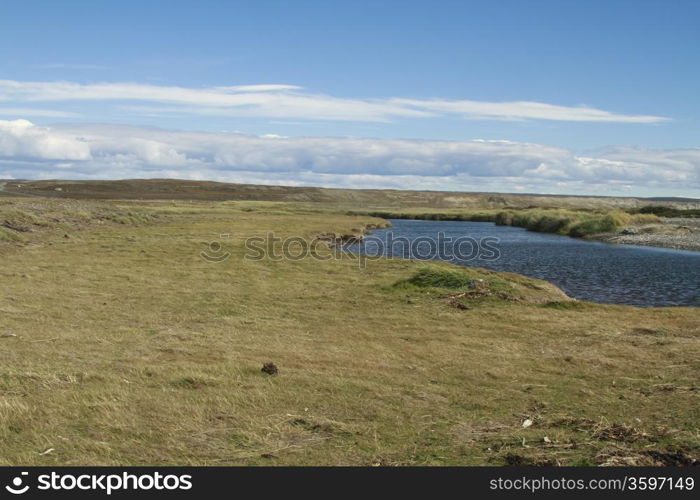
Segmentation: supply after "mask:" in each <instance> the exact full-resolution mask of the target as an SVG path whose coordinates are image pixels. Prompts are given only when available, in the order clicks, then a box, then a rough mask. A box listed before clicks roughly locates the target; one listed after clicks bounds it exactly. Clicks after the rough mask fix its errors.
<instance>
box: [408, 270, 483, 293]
mask: <svg viewBox="0 0 700 500" xmlns="http://www.w3.org/2000/svg"><path fill="white" fill-rule="evenodd" d="M405 282H406V283H410V284H411V285H415V286H417V287H421V288H427V287H432V288H447V289H451V290H454V289H458V288H471V287H472V286H473V283H474V277H473V276H472V275H471V274H470V273H468V272H466V271H463V270H461V269H457V270H448V269H430V268H425V269H421V270H419V271H418V273H416V274H415V276H413V277H411V278H409V279H407V280H405Z"/></svg>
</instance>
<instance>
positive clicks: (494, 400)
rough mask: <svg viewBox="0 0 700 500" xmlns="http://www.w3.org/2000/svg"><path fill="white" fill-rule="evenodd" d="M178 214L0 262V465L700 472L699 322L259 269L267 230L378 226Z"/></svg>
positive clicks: (357, 273)
mask: <svg viewBox="0 0 700 500" xmlns="http://www.w3.org/2000/svg"><path fill="white" fill-rule="evenodd" d="M47 203H49V202H47ZM51 203H53V202H51ZM100 206H102V207H103V208H104V210H116V211H121V210H127V211H128V210H132V211H137V212H143V213H152V212H155V213H158V211H159V207H160V204H158V203H149V204H145V203H144V204H142V205H141V204H136V203H135V204H133V205H132V206H129V207H127V208H122V205H120V204H114V205H111V204H109V203H106V204H104V205H100ZM164 206H168V207H171V208H172V209H173V210H171V211H169V213H168V215H167V217H166V216H162V217H159V218H154V219H153V220H152V221H151V223H149V224H128V225H126V224H117V223H105V224H94V225H89V226H84V227H83V228H82V230H81V232H80V237H79V238H68V239H66V238H64V237H63V231H62V230H60V231H51V230H46V231H40V230H36V231H33V232H27V233H22V234H23V235H24V236H25V237H26V238H27V239H28V241H29V242H30V243H31V244H25V245H12V244H7V245H3V246H0V254H1V256H2V259H3V264H4V266H3V267H2V269H1V270H0V273H1V274H2V276H1V278H2V283H3V286H2V287H1V288H0V450H2V453H0V463H1V464H4V465H19V464H22V465H47V466H55V465H58V464H61V465H78V464H104V465H115V464H136V465H146V464H166V465H175V464H184V465H192V464H202V465H223V464H241V465H249V464H260V465H301V464H305V465H306V464H316V465H324V464H328V465H339V464H352V465H436V464H480V465H488V464H493V465H503V464H525V465H527V464H561V465H574V464H587V465H601V464H607V465H625V464H636V465H641V464H675V465H677V464H690V463H691V462H692V461H693V460H696V459H698V458H700V438H699V436H700V428H699V425H700V399H699V397H700V391H698V386H697V380H698V374H699V372H700V362H699V361H698V360H700V317H699V316H698V311H697V309H691V308H663V309H640V308H634V307H622V306H603V305H597V304H592V303H586V302H578V301H574V302H572V301H569V300H567V299H566V298H565V297H563V294H561V292H557V290H556V289H555V288H554V287H553V286H551V285H548V284H546V283H543V282H538V281H537V280H530V279H528V278H524V277H522V276H517V275H507V274H503V273H492V272H489V271H485V270H478V269H464V268H457V267H455V266H451V265H449V264H443V263H431V264H430V265H429V266H426V265H425V264H424V263H420V262H411V261H407V260H402V259H385V260H378V261H369V262H367V267H366V268H364V269H363V268H360V267H359V266H358V263H357V261H356V260H355V259H354V258H352V256H345V257H344V258H342V259H339V260H324V261H319V260H312V259H302V260H298V261H273V260H269V259H268V260H260V261H253V260H247V259H244V258H243V256H244V254H245V253H246V249H245V244H244V242H245V239H246V238H248V237H251V236H265V235H266V234H267V233H268V232H269V231H273V232H275V234H277V235H278V236H280V237H286V236H303V237H306V238H312V237H314V236H315V235H317V234H319V233H322V232H329V231H332V232H336V233H338V234H343V233H346V232H351V231H352V229H353V228H357V227H359V226H360V225H361V224H364V223H372V222H375V221H374V220H372V219H371V218H368V217H367V216H348V215H341V214H333V213H331V212H327V213H316V214H308V213H303V214H298V213H295V211H294V210H293V207H291V206H286V207H284V208H281V207H280V206H279V205H271V206H269V207H268V208H267V209H266V207H265V205H264V204H260V203H257V204H255V205H249V204H246V203H240V204H232V205H225V206H222V205H221V204H217V203H211V204H210V205H209V207H210V208H211V210H210V211H207V209H206V205H204V204H201V205H198V210H197V211H195V213H190V210H191V204H189V203H182V204H181V205H173V204H172V203H170V202H168V203H165V204H163V207H164ZM110 207H111V208H110ZM222 207H225V208H222ZM252 207H254V210H252V211H251V210H246V209H248V208H252ZM14 208H15V209H20V210H27V211H29V212H30V213H31V210H32V209H31V208H29V207H27V206H25V205H15V206H14ZM48 208H49V209H51V210H52V211H55V212H56V215H57V216H59V217H60V216H61V215H60V212H61V211H62V210H64V208H61V207H60V206H58V205H51V206H48ZM70 210H72V209H69V212H70ZM178 210H181V213H178ZM43 213H45V212H43ZM39 215H41V214H39ZM64 217H65V218H67V215H66V216H64ZM221 234H229V235H231V236H230V238H229V239H226V240H220V235H221ZM213 240H219V241H221V243H222V246H223V250H225V251H228V252H230V254H231V255H230V257H229V258H228V259H227V260H225V261H223V262H221V263H218V264H216V263H212V262H207V261H206V260H204V259H202V257H201V256H200V252H202V251H210V250H211V248H210V245H209V244H210V242H211V241H213ZM320 251H321V252H322V251H323V250H322V248H321V249H320ZM329 252H330V251H329ZM467 277H468V278H467ZM479 280H483V281H479ZM503 291H505V292H507V294H506V295H502V296H501V295H499V292H503ZM463 293H464V294H465V295H464V296H461V297H457V298H455V297H454V296H455V295H460V294H463ZM458 304H461V305H458ZM267 362H273V363H275V365H276V366H277V367H278V368H279V373H278V374H277V375H274V376H271V375H267V374H266V373H263V372H262V371H261V368H262V366H263V364H264V363H267ZM526 421H530V422H532V425H529V426H524V425H523V424H524V422H526ZM545 438H546V439H545Z"/></svg>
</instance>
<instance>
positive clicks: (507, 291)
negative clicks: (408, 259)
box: [394, 265, 572, 310]
mask: <svg viewBox="0 0 700 500" xmlns="http://www.w3.org/2000/svg"><path fill="white" fill-rule="evenodd" d="M394 288H411V289H414V290H419V291H423V292H426V293H438V294H439V296H440V297H441V298H444V299H447V300H448V303H449V304H450V305H451V306H453V307H456V308H457V309H464V310H467V309H469V305H470V304H473V303H474V302H476V301H479V300H488V299H493V300H497V301H507V302H522V303H527V304H544V303H552V302H555V301H556V302H557V303H564V302H566V301H571V300H572V299H570V298H569V297H568V296H567V295H566V294H565V293H564V292H562V291H561V290H560V289H559V288H557V287H556V286H554V285H552V284H551V283H547V282H545V281H540V280H535V279H531V278H528V277H526V276H522V275H518V274H512V273H498V272H495V271H489V270H486V269H480V268H472V267H470V268H464V267H460V266H452V265H445V266H444V267H443V266H439V265H434V266H428V267H423V268H421V269H419V270H418V271H417V272H416V273H415V274H414V275H413V276H411V277H410V278H407V279H404V280H400V281H398V282H396V283H394Z"/></svg>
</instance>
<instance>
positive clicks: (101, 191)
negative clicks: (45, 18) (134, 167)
mask: <svg viewBox="0 0 700 500" xmlns="http://www.w3.org/2000/svg"><path fill="white" fill-rule="evenodd" d="M0 194H5V195H20V196H47V197H54V198H78V199H122V200H176V199H177V200H183V199H186V200H207V201H217V200H220V201H225V200H251V201H285V202H307V203H327V204H334V205H338V206H342V207H348V208H350V207H351V208H369V207H371V208H374V209H379V208H395V207H430V208H438V209H489V208H490V209H494V208H535V207H542V208H578V209H597V208H601V209H613V208H620V209H634V208H640V207H643V206H646V205H649V204H650V202H653V203H654V204H655V205H659V204H661V205H663V206H669V207H674V208H679V209H686V208H700V200H693V199H682V198H627V197H605V196H599V197H598V196H565V195H542V194H510V193H483V192H473V193H465V192H444V191H408V190H397V189H337V188H321V187H295V186H268V185H254V184H231V183H224V182H212V181H188V180H178V179H146V180H144V179H128V180H118V181H69V180H42V181H17V180H11V181H5V185H4V188H3V190H2V191H0Z"/></svg>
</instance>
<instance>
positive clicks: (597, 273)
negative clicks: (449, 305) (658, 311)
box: [364, 220, 700, 307]
mask: <svg viewBox="0 0 700 500" xmlns="http://www.w3.org/2000/svg"><path fill="white" fill-rule="evenodd" d="M391 223H392V224H393V226H392V227H390V228H388V229H380V230H376V231H374V232H373V233H372V234H371V235H370V239H369V240H367V243H366V246H365V249H364V251H365V253H368V254H376V253H382V254H391V255H394V256H399V257H408V256H410V255H409V254H408V250H407V246H406V245H405V244H396V243H394V245H393V249H392V248H388V246H387V244H386V242H387V241H391V239H393V241H394V242H396V239H397V238H399V237H403V238H406V239H407V240H409V241H411V242H414V243H415V244H416V246H415V247H414V248H419V249H420V248H423V251H421V254H422V255H428V254H431V252H430V251H429V249H430V248H431V247H430V244H429V243H428V242H427V240H428V239H430V240H432V241H438V239H439V233H442V234H443V238H442V239H443V240H446V239H447V238H452V239H453V240H455V239H457V238H460V237H469V238H473V239H474V240H476V241H481V242H482V244H483V246H484V247H492V248H495V249H497V251H498V253H499V254H500V255H499V256H498V258H495V259H494V258H489V257H491V255H489V254H491V251H482V252H481V254H482V255H481V256H480V257H477V258H470V257H471V256H470V255H469V252H468V251H467V252H462V253H463V254H465V255H463V256H462V257H461V258H460V257H454V254H455V252H454V251H453V250H454V243H452V244H451V243H449V242H447V243H444V244H442V245H441V246H443V247H446V248H443V250H446V251H443V252H440V253H441V254H442V255H438V253H436V252H432V255H431V258H435V259H442V260H447V261H450V262H454V263H455V264H460V265H466V266H476V267H484V268H487V269H492V270H495V271H508V272H513V273H519V274H524V275H526V276H530V277H533V278H539V279H543V280H547V281H549V282H551V283H554V284H555V285H557V286H558V287H559V288H561V289H562V290H564V291H565V292H566V293H567V294H568V295H569V296H571V297H575V298H578V299H583V300H589V301H594V302H601V303H609V304H630V305H637V306H694V307H698V306H700V252H692V251H683V250H670V249H663V248H653V247H642V246H632V245H611V244H608V243H600V242H593V241H585V240H581V239H576V238H570V237H567V236H560V235H556V234H547V233H537V232H532V231H527V230H526V229H523V228H518V227H510V226H497V225H495V224H492V223H489V222H447V221H424V220H392V221H391ZM419 238H420V239H419ZM484 238H493V239H495V240H490V242H489V240H484ZM372 239H377V240H381V241H382V242H385V244H384V245H383V248H380V247H379V246H378V245H377V244H376V243H375V244H373V243H372ZM420 241H423V243H419V242H420ZM436 247H437V245H434V246H433V249H434V248H436ZM466 247H469V245H466V246H465V245H464V244H463V248H466ZM484 249H485V250H488V249H487V248H484ZM412 255H413V256H414V257H415V254H412Z"/></svg>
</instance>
